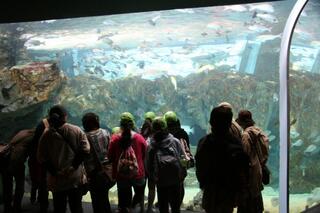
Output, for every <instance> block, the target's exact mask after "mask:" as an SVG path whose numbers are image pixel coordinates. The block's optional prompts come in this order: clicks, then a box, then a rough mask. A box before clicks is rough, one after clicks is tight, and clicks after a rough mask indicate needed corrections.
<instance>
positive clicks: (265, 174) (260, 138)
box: [248, 130, 271, 185]
mask: <svg viewBox="0 0 320 213" xmlns="http://www.w3.org/2000/svg"><path fill="white" fill-rule="evenodd" d="M248 133H249V135H250V137H251V139H252V140H253V141H254V142H253V144H252V146H253V149H254V150H255V151H256V152H257V156H258V158H259V162H260V165H261V169H262V183H263V184H264V185H268V184H269V183H270V176H271V172H270V169H269V168H268V167H267V165H266V164H267V160H268V157H269V138H268V136H267V135H266V134H265V133H264V132H262V131H259V133H258V134H255V133H254V132H253V131H250V130H249V131H248Z"/></svg>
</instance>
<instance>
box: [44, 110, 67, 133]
mask: <svg viewBox="0 0 320 213" xmlns="http://www.w3.org/2000/svg"><path fill="white" fill-rule="evenodd" d="M48 121H49V123H50V125H51V126H53V127H54V128H59V127H61V126H62V125H63V124H65V123H66V122H67V110H66V109H65V108H64V107H63V106H62V105H55V106H53V107H51V108H50V110H49V119H48Z"/></svg>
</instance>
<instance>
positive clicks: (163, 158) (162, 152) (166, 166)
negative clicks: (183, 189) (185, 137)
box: [154, 142, 185, 186]
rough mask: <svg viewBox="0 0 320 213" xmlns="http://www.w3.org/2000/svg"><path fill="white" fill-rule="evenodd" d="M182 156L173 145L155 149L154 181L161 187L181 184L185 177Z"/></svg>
mask: <svg viewBox="0 0 320 213" xmlns="http://www.w3.org/2000/svg"><path fill="white" fill-rule="evenodd" d="M183 171H184V169H183V168H182V165H181V163H180V156H178V153H177V150H176V149H175V148H174V147H173V144H172V142H171V144H169V145H168V146H166V147H155V148H154V181H155V183H156V184H157V185H159V186H171V185H175V184H178V183H180V182H181V180H183V178H184V177H185V175H183Z"/></svg>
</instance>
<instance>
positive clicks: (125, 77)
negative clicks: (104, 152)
mask: <svg viewBox="0 0 320 213" xmlns="http://www.w3.org/2000/svg"><path fill="white" fill-rule="evenodd" d="M293 3H294V2H293V1H277V2H265V3H259V4H247V5H230V6H220V7H206V8H193V9H191V8H188V9H176V10H168V11H155V12H145V13H134V14H121V15H110V16H100V17H91V18H77V19H62V20H44V21H39V22H28V23H14V24H2V25H0V70H1V71H0V89H1V93H0V120H1V123H0V130H1V132H0V134H1V140H3V141H4V142H8V141H9V140H10V138H11V137H12V135H13V134H14V133H15V132H16V131H17V130H20V129H24V128H32V127H35V125H36V124H37V123H38V122H39V121H40V120H41V119H42V118H43V117H44V116H46V114H47V110H48V108H49V107H50V106H52V105H53V104H56V103H60V104H63V105H64V106H65V107H66V108H67V110H68V113H69V115H68V116H69V117H68V119H69V122H70V123H74V124H77V125H81V117H82V115H83V114H84V113H85V112H88V111H94V112H96V113H97V114H99V116H100V118H101V119H100V120H101V123H102V127H104V128H108V129H111V128H112V127H115V126H118V125H119V115H120V113H121V112H124V111H129V112H131V113H132V114H133V115H134V116H135V118H136V124H137V126H138V127H140V126H141V125H142V122H143V115H144V113H145V112H146V111H150V110H151V111H154V112H156V114H158V115H163V114H164V113H165V112H166V111H168V110H173V111H175V112H176V113H177V115H178V117H179V119H180V121H181V124H182V127H183V128H184V129H185V130H186V131H187V133H188V134H189V138H190V142H191V148H192V151H193V152H195V149H196V145H197V143H198V141H199V139H200V138H201V137H203V136H204V135H205V134H206V133H207V132H208V131H209V124H208V121H209V116H210V111H211V109H212V108H213V107H214V106H217V105H218V104H219V103H220V102H223V101H227V102H229V103H231V104H232V106H233V111H234V117H236V116H237V113H238V111H239V110H240V109H249V110H250V111H251V112H252V113H253V118H254V120H255V122H256V125H258V126H260V127H261V128H262V129H263V130H264V131H265V132H266V133H267V134H268V136H269V139H270V146H271V149H270V157H269V161H268V165H269V167H270V169H271V171H272V181H271V183H270V184H269V185H268V186H265V188H264V190H263V196H264V204H265V210H266V211H269V212H278V205H279V202H278V197H279V192H278V174H279V172H278V170H279V130H278V129H279V119H278V111H279V106H278V99H279V98H278V88H279V79H278V70H279V65H278V61H279V50H280V39H281V33H282V31H283V28H284V24H285V22H286V19H287V17H288V14H289V13H290V11H291V8H292V5H293ZM308 17H309V16H307V18H308ZM306 26H308V30H313V28H311V27H310V26H316V25H311V24H309V23H306ZM315 29H317V28H316V27H315ZM301 36H313V34H312V35H310V34H309V33H305V32H304V31H301ZM304 49H306V50H308V51H309V52H310V53H309V55H307V56H306V57H310V56H311V55H312V56H314V58H316V57H318V56H317V55H314V54H315V52H314V51H315V49H314V48H309V47H304ZM304 49H303V51H304ZM301 51H302V50H301ZM301 54H304V53H300V52H299V54H298V55H299V57H300V55H301ZM303 56H304V55H303ZM309 61H310V60H309ZM293 66H294V64H293ZM308 66H310V64H308ZM301 76H306V75H305V74H304V73H303V74H302V73H301ZM301 78H302V77H301ZM305 78H307V77H303V79H305ZM299 79H300V78H299ZM313 80H315V79H310V80H309V81H298V83H303V82H306V83H304V84H303V85H302V86H301V87H303V89H302V88H301V89H298V90H297V94H296V96H295V97H297V98H301V100H303V101H304V102H303V104H306V103H307V102H306V101H307V99H306V97H304V96H302V95H300V93H301V92H305V89H304V88H305V87H307V86H309V84H307V83H308V82H313ZM308 91H309V90H308ZM309 92H315V90H310V91H309ZM312 94H313V93H312ZM308 97H309V96H308ZM313 97H316V96H313ZM315 99H316V98H314V99H312V100H313V101H315ZM299 100H300V99H299ZM317 100H318V99H317ZM312 103H313V102H312ZM300 105H301V104H297V106H300ZM303 106H305V105H303ZM311 106H316V105H314V104H312V105H311ZM311 106H310V107H311ZM308 107H309V106H308ZM308 107H306V108H304V109H309V112H311V110H310V108H308ZM297 110H300V111H301V110H302V109H300V108H299V109H297ZM297 112H298V111H297ZM314 112H316V109H315V110H314ZM298 115H299V117H296V121H295V124H294V125H298V124H300V126H299V128H305V129H308V130H309V126H307V125H306V124H304V125H302V124H301V122H302V121H301V120H303V119H305V118H306V117H305V116H302V114H301V113H299V114H298ZM310 116H312V115H310ZM310 119H311V117H310ZM307 121H309V120H305V122H307ZM310 122H314V123H316V121H315V120H312V121H310ZM314 130H316V128H314ZM297 131H298V132H300V135H301V134H302V132H301V131H300V129H298V128H297ZM312 134H313V133H312ZM314 134H316V133H314ZM316 136H317V135H316ZM298 137H299V136H296V138H298ZM303 140H305V139H303ZM319 140H320V139H319ZM299 143H300V142H299ZM303 146H305V145H303ZM311 148H312V147H311ZM311 148H309V149H311ZM308 159H309V158H308ZM307 163H308V162H306V163H304V164H301V165H303V166H305V167H306V168H304V169H303V171H304V172H305V174H308V173H307V172H308V171H310V170H308V169H307V168H308V164H307ZM299 165H300V164H299ZM301 170H302V169H301V167H298V171H301ZM298 174H301V172H300V173H298ZM313 177H315V176H313ZM185 184H186V195H185V198H184V204H183V207H184V208H188V209H190V210H200V203H201V200H200V199H201V193H200V190H199V187H198V182H197V180H196V177H195V171H194V169H190V170H189V171H188V177H187V179H186V181H185ZM115 190H116V188H114V189H112V190H111V194H110V199H111V202H112V203H113V204H115V203H116V202H117V201H116V195H117V194H116V191H115ZM299 192H300V191H299ZM84 200H90V197H89V194H88V195H87V196H86V197H85V198H84Z"/></svg>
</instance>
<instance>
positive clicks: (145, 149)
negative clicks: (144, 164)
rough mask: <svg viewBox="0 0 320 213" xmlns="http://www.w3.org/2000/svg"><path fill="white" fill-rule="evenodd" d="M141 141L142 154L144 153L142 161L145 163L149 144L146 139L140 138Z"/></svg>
mask: <svg viewBox="0 0 320 213" xmlns="http://www.w3.org/2000/svg"><path fill="white" fill-rule="evenodd" d="M140 140H141V146H142V147H141V153H142V159H143V161H145V159H146V156H147V148H148V143H147V141H146V140H145V139H144V137H143V136H140Z"/></svg>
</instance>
